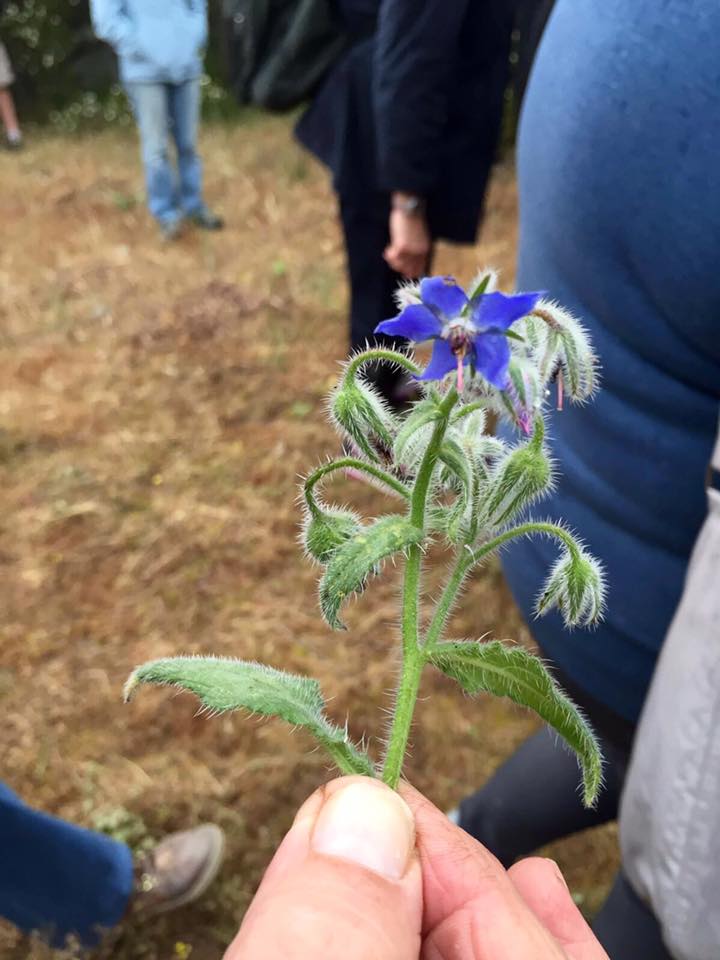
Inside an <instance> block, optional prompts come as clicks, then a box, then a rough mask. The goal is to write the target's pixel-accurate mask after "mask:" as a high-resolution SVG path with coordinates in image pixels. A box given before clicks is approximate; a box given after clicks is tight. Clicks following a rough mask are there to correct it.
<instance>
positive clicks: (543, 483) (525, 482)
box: [481, 419, 555, 526]
mask: <svg viewBox="0 0 720 960" xmlns="http://www.w3.org/2000/svg"><path fill="white" fill-rule="evenodd" d="M543 433H544V428H543V424H542V420H541V419H538V420H537V421H536V423H535V432H534V434H533V437H532V439H531V440H530V441H529V442H528V443H525V444H522V446H518V447H515V448H513V449H512V450H511V451H510V453H509V454H508V455H507V456H506V457H504V458H503V459H502V460H500V461H499V462H498V463H497V465H496V467H495V468H494V470H493V471H492V472H491V474H490V477H489V479H488V483H487V487H486V490H485V494H484V503H483V504H482V505H481V509H482V512H483V514H484V519H485V521H486V522H488V523H489V524H491V525H492V526H501V525H503V524H505V523H508V522H509V521H510V520H512V518H513V517H514V516H516V515H517V514H518V513H520V511H521V510H523V509H524V508H526V507H528V506H530V504H532V503H534V502H535V501H536V500H538V499H540V498H541V497H543V496H544V495H545V494H547V493H549V492H550V491H551V490H552V487H553V484H554V480H555V478H554V475H553V467H552V462H551V460H550V458H549V457H548V454H547V451H546V449H545V446H544V444H543V439H542V438H543Z"/></svg>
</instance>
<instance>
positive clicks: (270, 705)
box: [125, 657, 375, 777]
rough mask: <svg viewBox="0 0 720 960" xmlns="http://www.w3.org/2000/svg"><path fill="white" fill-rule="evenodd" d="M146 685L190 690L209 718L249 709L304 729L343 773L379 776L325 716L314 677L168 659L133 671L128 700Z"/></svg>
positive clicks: (216, 660)
mask: <svg viewBox="0 0 720 960" xmlns="http://www.w3.org/2000/svg"><path fill="white" fill-rule="evenodd" d="M146 683H149V684H159V685H162V686H168V685H170V686H174V687H179V688H180V689H182V690H189V691H190V692H191V693H194V694H195V696H196V697H198V699H199V700H200V702H201V703H202V705H203V707H204V708H205V709H206V710H208V711H210V712H211V713H226V712H227V711H229V710H248V711H250V713H259V714H261V715H262V716H264V717H280V718H281V719H282V720H286V721H287V722H288V723H291V724H292V725H293V726H299V727H305V728H306V729H307V730H309V731H310V733H312V734H313V736H314V737H315V738H316V739H317V740H318V741H319V742H320V743H321V744H322V746H323V747H325V749H326V750H327V751H328V752H329V753H330V755H331V756H332V758H333V760H334V761H335V763H336V764H337V766H338V767H339V769H340V770H342V772H343V773H360V774H364V775H366V776H370V777H373V776H375V769H374V767H373V764H372V762H371V760H370V758H369V757H368V756H367V754H366V753H364V752H363V751H362V750H360V749H359V748H358V747H356V746H355V745H354V744H353V743H352V742H351V741H350V740H349V739H348V736H347V732H346V731H345V730H344V729H342V728H341V727H338V726H337V725H336V724H334V723H332V722H331V721H330V720H329V719H328V718H327V717H326V716H325V713H324V708H325V701H324V700H323V697H322V693H321V691H320V684H319V683H318V682H317V680H313V679H311V678H310V677H300V676H297V675H296V674H292V673H285V671H283V670H275V669H273V667H266V666H264V665H263V664H260V663H253V662H250V661H245V660H234V659H231V658H225V657H167V658H165V659H162V660H151V661H149V662H148V663H144V664H143V665H142V666H140V667H136V668H135V670H133V672H132V673H131V674H130V677H129V678H128V681H127V683H126V684H125V701H126V702H127V701H128V700H130V699H131V697H132V696H133V694H134V693H135V690H136V689H137V687H138V686H139V685H140V684H146Z"/></svg>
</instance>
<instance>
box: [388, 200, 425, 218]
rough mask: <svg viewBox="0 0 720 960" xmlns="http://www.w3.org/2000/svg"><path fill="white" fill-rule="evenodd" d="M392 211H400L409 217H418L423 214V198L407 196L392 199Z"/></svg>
mask: <svg viewBox="0 0 720 960" xmlns="http://www.w3.org/2000/svg"><path fill="white" fill-rule="evenodd" d="M392 208H393V210H400V211H401V212H402V213H405V214H407V215H408V216H409V217H419V216H422V215H423V214H424V213H425V200H424V198H423V197H416V196H414V195H412V194H408V195H407V196H404V197H393V203H392Z"/></svg>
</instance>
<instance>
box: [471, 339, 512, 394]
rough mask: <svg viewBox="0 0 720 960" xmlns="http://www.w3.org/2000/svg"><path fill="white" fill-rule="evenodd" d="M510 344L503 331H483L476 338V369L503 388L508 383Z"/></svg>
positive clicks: (496, 385) (493, 383)
mask: <svg viewBox="0 0 720 960" xmlns="http://www.w3.org/2000/svg"><path fill="white" fill-rule="evenodd" d="M509 363H510V345H509V344H508V341H507V337H506V336H504V334H502V333H481V334H480V335H479V336H478V337H477V338H476V339H475V369H476V370H477V371H478V373H481V374H482V375H483V376H484V377H485V379H486V380H489V381H490V383H491V384H492V385H493V386H494V387H497V388H498V390H503V389H504V388H505V386H506V385H507V372H508V365H509Z"/></svg>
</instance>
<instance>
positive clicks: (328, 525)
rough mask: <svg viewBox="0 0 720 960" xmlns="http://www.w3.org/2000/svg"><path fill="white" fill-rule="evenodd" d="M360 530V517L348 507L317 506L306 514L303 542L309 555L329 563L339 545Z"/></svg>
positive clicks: (321, 561) (320, 561) (319, 561)
mask: <svg viewBox="0 0 720 960" xmlns="http://www.w3.org/2000/svg"><path fill="white" fill-rule="evenodd" d="M359 530H360V518H359V517H358V515H357V514H356V513H355V512H354V511H352V510H348V509H347V508H346V507H334V506H333V507H326V506H321V507H316V509H315V511H314V512H312V513H311V512H310V511H309V510H308V511H307V512H306V514H305V521H304V523H303V533H302V543H303V546H304V547H305V550H306V551H307V554H308V556H309V557H312V559H313V560H317V561H318V563H323V564H324V563H327V562H328V560H329V559H330V557H331V556H332V555H333V553H334V552H335V551H336V550H337V548H338V547H340V546H342V544H343V543H345V542H346V541H347V540H349V539H350V538H351V537H352V536H354V535H355V534H356V533H357V532H358V531H359Z"/></svg>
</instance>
